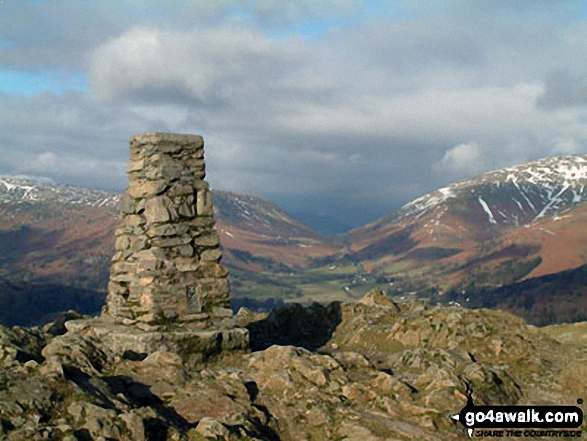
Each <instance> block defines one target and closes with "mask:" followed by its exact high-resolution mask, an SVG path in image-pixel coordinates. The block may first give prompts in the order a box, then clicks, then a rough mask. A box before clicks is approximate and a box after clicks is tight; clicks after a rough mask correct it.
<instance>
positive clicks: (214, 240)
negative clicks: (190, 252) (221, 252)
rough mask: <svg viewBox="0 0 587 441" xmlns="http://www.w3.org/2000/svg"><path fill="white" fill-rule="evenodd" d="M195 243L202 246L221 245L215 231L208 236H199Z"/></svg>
mask: <svg viewBox="0 0 587 441" xmlns="http://www.w3.org/2000/svg"><path fill="white" fill-rule="evenodd" d="M194 244H195V245H196V246H200V247H215V246H218V245H219V241H218V235H217V234H216V233H215V232H214V233H213V234H208V235H206V236H199V237H196V238H195V239H194Z"/></svg>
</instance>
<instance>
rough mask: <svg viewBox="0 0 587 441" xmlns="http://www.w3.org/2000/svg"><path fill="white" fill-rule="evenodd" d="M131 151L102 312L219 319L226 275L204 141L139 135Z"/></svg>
mask: <svg viewBox="0 0 587 441" xmlns="http://www.w3.org/2000/svg"><path fill="white" fill-rule="evenodd" d="M130 154H131V162H130V164H129V166H128V167H127V172H128V177H129V186H128V188H127V190H126V194H125V196H124V199H123V207H122V224H121V225H120V227H119V228H118V229H117V231H116V243H115V249H116V254H115V255H114V257H113V258H112V260H113V265H112V268H111V271H110V282H109V284H108V298H107V301H106V306H105V309H104V312H105V313H106V314H108V315H111V316H114V317H119V318H128V319H139V320H144V321H156V320H159V319H179V320H182V319H189V318H190V317H193V316H198V315H201V313H212V314H214V313H218V314H219V315H226V313H227V310H226V308H229V307H230V300H229V283H228V272H227V271H226V269H225V268H224V267H223V266H222V265H220V263H219V262H220V259H221V257H222V253H221V250H220V248H219V242H218V235H217V233H216V231H215V229H214V219H213V207H212V197H211V194H210V189H209V186H208V183H207V182H206V181H205V180H204V178H205V175H206V173H205V164H204V142H203V139H202V138H201V137H200V136H195V135H177V134H170V133H145V134H142V135H137V136H133V137H132V138H131V140H130Z"/></svg>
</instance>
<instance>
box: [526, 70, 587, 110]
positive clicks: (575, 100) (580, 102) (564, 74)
mask: <svg viewBox="0 0 587 441" xmlns="http://www.w3.org/2000/svg"><path fill="white" fill-rule="evenodd" d="M536 105H537V106H538V107H541V108H544V109H548V110H554V109H561V108H567V107H575V106H586V105H587V75H586V74H577V73H571V72H569V71H567V70H559V71H556V72H553V73H551V74H550V75H549V76H548V77H547V78H546V81H545V82H544V92H543V93H542V94H541V95H540V96H539V97H538V99H537V100H536Z"/></svg>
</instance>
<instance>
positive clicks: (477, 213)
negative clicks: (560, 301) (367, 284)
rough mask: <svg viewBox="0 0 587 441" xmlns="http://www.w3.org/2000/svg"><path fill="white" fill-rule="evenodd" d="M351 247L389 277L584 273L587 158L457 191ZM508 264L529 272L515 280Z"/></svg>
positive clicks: (471, 183) (413, 208)
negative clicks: (399, 274)
mask: <svg viewBox="0 0 587 441" xmlns="http://www.w3.org/2000/svg"><path fill="white" fill-rule="evenodd" d="M346 240H347V242H348V243H349V244H350V247H349V255H350V256H352V257H353V258H355V259H356V260H361V261H366V265H367V266H368V267H369V268H372V269H373V270H376V271H386V272H388V273H396V272H406V273H407V274H416V273H417V274H421V272H422V271H427V272H428V273H430V274H434V276H433V277H437V276H438V274H439V273H451V274H454V278H455V279H462V278H463V273H464V272H465V271H467V272H468V273H469V276H470V278H471V279H473V278H474V277H477V278H479V277H478V274H477V273H481V274H482V275H483V277H485V276H486V275H487V274H489V275H488V276H487V277H486V278H487V279H488V280H495V278H494V277H493V276H492V274H494V273H496V272H499V273H500V274H501V275H500V277H501V279H503V280H507V281H511V280H510V279H512V280H515V279H516V277H518V278H519V276H520V274H522V273H525V274H523V276H526V275H527V274H531V275H532V276H536V275H543V274H548V273H552V272H557V271H562V270H565V269H569V268H573V267H576V266H579V265H581V264H584V263H586V261H585V260H586V258H585V252H584V250H585V246H587V156H562V157H561V156H555V157H549V158H544V159H541V160H538V161H534V162H530V163H527V164H522V165H517V166H513V167H507V168H504V169H501V170H495V171H492V172H488V173H485V174H483V175H480V176H478V177H476V178H473V179H470V180H466V181H462V182H458V183H455V184H452V185H450V186H448V187H446V188H442V189H439V190H437V191H434V192H432V193H429V194H427V195H424V196H422V197H420V198H418V199H416V200H414V201H412V202H410V203H408V204H406V205H404V206H403V207H402V208H401V209H400V210H399V211H397V212H395V213H391V214H389V215H386V216H384V217H382V218H380V219H378V220H376V221H375V222H373V223H371V224H368V225H366V226H363V227H360V228H357V229H355V230H353V231H351V232H350V233H349V234H348V235H346ZM400 262H401V264H400ZM507 262H511V265H518V266H519V263H520V262H526V264H524V265H525V266H524V268H525V269H529V271H525V270H524V271H522V270H520V271H518V272H517V273H516V271H513V272H514V273H516V274H517V275H516V277H513V278H511V277H510V274H511V273H512V271H510V270H508V269H507V268H506V266H507V265H506V263H507ZM499 265H502V266H501V267H500V266H499ZM440 267H442V268H443V269H442V270H440V269H439V268H440ZM413 271H415V272H413ZM418 277H421V276H420V275H419V276H418ZM496 283H498V284H499V282H496Z"/></svg>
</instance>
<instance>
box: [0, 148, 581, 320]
mask: <svg viewBox="0 0 587 441" xmlns="http://www.w3.org/2000/svg"><path fill="white" fill-rule="evenodd" d="M213 197H214V205H215V208H216V215H215V219H216V221H217V224H216V227H217V230H218V234H219V237H220V241H221V244H222V246H223V249H224V260H223V262H224V264H225V265H226V266H227V267H228V268H229V269H230V272H231V273H230V274H231V276H230V278H231V286H232V298H233V307H234V308H235V309H238V307H240V306H249V307H251V308H253V309H256V310H269V309H272V308H273V307H275V306H276V305H281V304H284V303H293V302H299V303H306V304H308V303H311V302H314V301H317V302H321V303H327V302H331V301H343V302H348V301H354V300H357V299H359V298H361V297H362V296H363V295H364V294H365V293H366V292H367V291H369V290H370V289H372V288H375V287H380V288H383V289H385V290H387V292H388V293H389V294H390V295H392V296H393V298H394V299H395V300H396V301H397V302H407V301H411V300H414V299H419V300H421V301H426V302H431V303H432V304H435V303H443V304H449V303H450V302H453V303H455V302H456V304H459V305H463V306H471V307H499V308H505V309H508V310H510V311H512V312H515V313H516V314H518V315H520V316H522V317H524V318H526V319H527V320H529V321H530V322H531V323H535V324H541V325H545V324H551V323H556V322H560V321H578V320H582V319H584V318H582V317H584V316H585V314H586V305H585V298H586V296H587V293H586V292H585V288H584V287H582V286H581V285H580V284H577V283H575V282H573V281H572V280H575V279H576V277H575V276H571V274H574V273H572V272H571V273H569V271H575V272H576V273H580V272H581V271H583V269H582V268H583V267H584V266H585V264H586V263H587V158H586V157H584V156H569V157H551V158H545V159H542V160H539V161H535V162H533V163H529V164H523V165H520V166H516V167H508V168H506V169H503V170H497V171H494V172H489V173H486V174H483V175H481V176H479V177H477V178H474V179H471V180H468V181H463V182H459V183H455V184H453V185H451V186H448V187H446V188H443V189H439V190H437V191H434V192H432V193H429V194H427V195H424V196H422V197H420V198H418V199H416V200H414V201H412V202H410V203H408V204H406V205H404V206H403V207H402V208H401V209H400V210H399V211H397V212H393V213H390V214H388V215H386V216H384V217H382V218H380V219H378V220H376V221H374V222H372V223H370V224H368V225H365V226H362V227H359V228H356V229H354V230H352V231H349V232H347V233H344V234H341V235H339V236H335V237H331V236H326V235H324V234H321V233H319V232H316V231H314V230H312V229H311V228H309V227H307V226H306V225H304V224H303V223H301V222H299V221H297V220H295V219H294V218H292V217H291V216H289V215H288V214H287V213H286V212H284V211H283V210H281V209H280V208H279V207H277V206H276V205H275V204H273V203H272V202H271V201H269V200H268V199H265V198H260V197H255V196H250V195H243V194H238V193H232V192H224V191H214V192H213ZM120 204H121V195H119V194H117V193H112V192H106V191H98V190H89V189H83V188H76V187H68V186H63V185H56V184H52V183H49V182H44V181H31V180H26V179H21V178H9V177H3V178H0V225H1V227H0V281H2V283H3V290H2V293H1V296H2V297H0V301H2V302H4V303H5V304H18V303H19V302H16V301H15V299H16V298H17V297H18V296H21V297H22V293H23V292H25V293H28V294H27V295H29V296H31V297H30V298H32V299H37V300H35V303H36V304H44V301H43V300H42V299H41V298H42V297H43V294H42V293H43V290H44V287H49V288H48V291H49V292H66V293H68V294H67V295H66V296H65V297H66V298H71V302H70V304H69V305H70V306H68V303H67V301H65V302H64V303H63V302H57V303H56V302H49V303H50V305H47V307H53V310H52V311H42V312H39V313H35V314H32V315H33V316H34V317H33V318H31V321H29V322H27V321H26V320H25V318H24V317H18V314H16V316H15V314H14V313H12V312H9V311H13V308H4V311H5V313H4V314H5V316H4V317H0V321H3V322H5V323H9V324H17V323H23V324H26V323H28V324H32V323H36V322H38V321H46V320H47V319H50V318H51V317H54V316H55V315H56V314H58V313H59V312H60V311H62V310H63V309H64V308H65V309H68V308H73V307H74V306H73V305H77V307H79V304H80V300H79V299H78V298H76V296H78V297H79V296H82V297H83V296H85V297H84V298H88V296H89V297H91V298H92V299H95V300H93V301H91V302H87V304H88V305H100V299H103V298H104V296H105V291H106V283H107V279H108V271H109V268H110V257H111V256H112V254H113V245H114V244H113V242H114V234H113V232H114V229H115V228H116V226H117V225H118V212H119V207H120ZM555 274H557V275H558V276H557V277H556V278H555V282H551V284H552V283H554V284H555V285H556V287H557V288H556V290H557V293H558V294H557V296H558V297H557V307H556V308H550V309H549V308H537V307H536V306H535V305H538V304H542V303H544V302H548V301H549V295H548V293H545V292H544V290H543V289H541V288H539V285H540V281H541V280H542V279H541V278H542V277H543V276H548V275H555ZM533 280H534V281H536V282H534V283H530V281H533ZM553 289H554V288H553ZM515 292H524V301H514V300H511V298H512V294H511V293H515ZM78 293H79V295H78ZM505 293H510V294H507V295H506V294H505ZM82 294H83V295H82ZM50 297H51V296H49V297H48V298H50ZM495 299H501V300H495ZM507 299H510V300H507ZM57 305H59V307H57ZM40 309H43V308H40ZM82 312H84V313H90V314H91V313H96V312H98V311H94V310H93V309H92V308H91V307H90V308H89V309H86V310H84V311H82ZM26 314H29V315H30V311H25V315H26ZM23 320H24V321H23Z"/></svg>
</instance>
